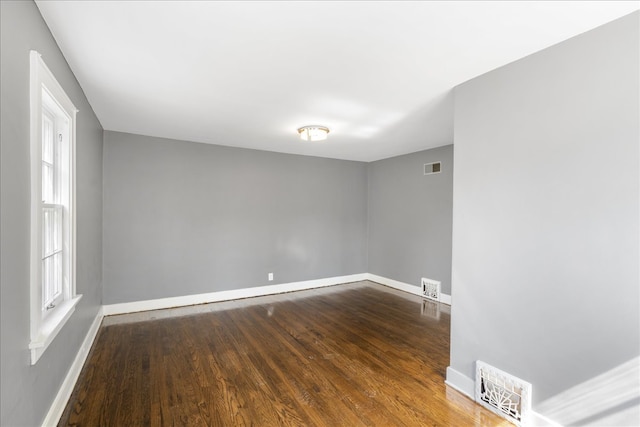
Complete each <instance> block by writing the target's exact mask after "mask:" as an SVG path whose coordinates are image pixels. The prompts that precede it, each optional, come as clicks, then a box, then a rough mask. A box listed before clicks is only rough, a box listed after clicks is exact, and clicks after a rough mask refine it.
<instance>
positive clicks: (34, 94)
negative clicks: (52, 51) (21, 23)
mask: <svg viewBox="0 0 640 427" xmlns="http://www.w3.org/2000/svg"><path fill="white" fill-rule="evenodd" d="M30 60H31V63H30V66H31V70H30V72H31V76H30V78H31V82H30V83H31V87H30V96H31V100H30V101H31V147H30V148H31V281H30V282H31V307H30V312H31V342H30V344H29V349H30V350H31V363H32V364H35V363H36V362H37V361H38V359H39V358H40V357H41V356H42V354H43V353H44V351H45V350H46V349H47V347H48V346H49V344H51V342H52V341H53V339H54V338H55V337H56V335H57V334H58V332H60V330H61V329H62V327H63V326H64V324H65V323H66V322H67V320H69V318H70V317H71V315H72V314H73V312H74V310H75V306H76V304H77V303H78V301H79V300H80V298H81V297H82V295H76V294H75V203H74V202H75V121H76V112H77V110H76V108H75V107H74V106H73V103H72V102H71V100H70V99H69V97H68V96H67V95H66V94H65V92H64V90H63V89H62V87H61V86H60V85H59V84H58V82H57V81H56V79H55V78H54V77H53V75H52V74H51V72H50V71H49V69H48V68H47V66H46V65H45V63H44V62H43V61H42V58H41V57H40V54H39V53H38V52H35V51H31V53H30Z"/></svg>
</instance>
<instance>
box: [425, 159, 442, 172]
mask: <svg viewBox="0 0 640 427" xmlns="http://www.w3.org/2000/svg"><path fill="white" fill-rule="evenodd" d="M440 169H441V162H433V163H426V164H425V165H424V174H425V175H432V174H434V173H440Z"/></svg>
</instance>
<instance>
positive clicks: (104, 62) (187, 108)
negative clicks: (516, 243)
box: [36, 0, 640, 161]
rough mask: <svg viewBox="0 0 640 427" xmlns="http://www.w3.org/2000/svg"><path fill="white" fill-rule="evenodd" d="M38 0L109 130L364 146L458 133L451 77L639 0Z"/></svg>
mask: <svg viewBox="0 0 640 427" xmlns="http://www.w3.org/2000/svg"><path fill="white" fill-rule="evenodd" d="M36 4H37V5H38V7H39V9H40V11H41V13H42V15H43V17H44V19H45V21H46V22H47V25H48V26H49V27H50V29H51V32H52V34H53V35H54V38H55V39H56V41H57V43H58V44H59V46H60V48H61V50H62V52H63V54H64V56H65V58H66V59H67V61H68V63H69V65H70V67H71V69H72V71H73V72H74V74H75V75H76V78H77V79H78V81H79V83H80V85H81V87H82V88H83V90H84V92H85V94H86V96H87V98H88V100H89V103H90V104H91V106H92V108H93V109H94V111H95V113H96V115H97V116H98V119H99V120H100V122H101V124H102V125H103V127H104V129H105V130H112V131H118V132H125V133H132V134H139V135H147V136H154V137H162V138H169V139H175V140H183V141H192V142H200V143H209V144H217V145H223V146H232V147H242V148H250V149H259V150H267V151H274V152H281V153H290V154H300V155H309V156H318V157H328V158H336V159H345V160H356V161H375V160H380V159H383V158H388V157H394V156H397V155H402V154H407V153H411V152H416V151H421V150H425V149H429V148H434V147H437V146H443V145H448V144H452V143H453V97H452V88H453V87H455V86H457V85H459V84H461V83H464V82H465V81H467V80H469V79H472V78H474V77H476V76H478V75H481V74H484V73H486V72H489V71H491V70H493V69H496V68H499V67H501V66H504V65H507V64H508V63H511V62H513V61H516V60H519V59H521V58H523V57H526V56H528V55H531V54H533V53H535V52H538V51H540V50H543V49H545V48H548V47H550V46H552V45H554V44H557V43H560V42H562V41H565V40H567V39H569V38H571V37H574V36H576V35H578V34H581V33H584V32H586V31H589V30H591V29H593V28H595V27H597V26H600V25H603V24H605V23H607V22H610V21H612V20H615V19H617V18H619V17H621V16H624V15H627V14H629V13H631V12H633V11H635V10H638V9H639V8H640V2H625V1H622V2H620V1H617V2H616V1H609V2H602V1H586V2H585V1H568V2H566V1H560V2H547V1H541V2H540V1H530V2H368V1H356V2H152V1H149V2H111V1H83V2H60V1H51V0H48V1H36ZM301 17H303V18H305V19H303V20H302V22H301V19H300V18H301ZM307 17H315V18H314V19H313V20H311V21H310V20H308V19H307ZM316 18H317V19H316ZM314 52H317V53H318V57H316V56H313V55H312V54H313V53H314ZM316 58H320V59H316ZM45 60H46V58H45ZM310 124H319V125H324V126H328V127H329V128H330V129H331V133H330V135H329V139H328V140H327V141H324V142H303V141H301V140H300V139H299V137H298V135H297V132H296V129H297V128H298V127H300V126H304V125H310Z"/></svg>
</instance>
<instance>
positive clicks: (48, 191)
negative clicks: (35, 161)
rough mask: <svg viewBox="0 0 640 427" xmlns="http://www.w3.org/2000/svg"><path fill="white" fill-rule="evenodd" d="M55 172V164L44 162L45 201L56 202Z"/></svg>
mask: <svg viewBox="0 0 640 427" xmlns="http://www.w3.org/2000/svg"><path fill="white" fill-rule="evenodd" d="M54 173H55V171H54V170H53V166H51V165H50V164H48V163H44V162H42V201H43V202H45V203H55V200H54V198H53V196H54V193H53V186H54Z"/></svg>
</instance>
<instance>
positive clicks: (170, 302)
mask: <svg viewBox="0 0 640 427" xmlns="http://www.w3.org/2000/svg"><path fill="white" fill-rule="evenodd" d="M366 276H367V274H366V273H361V274H351V275H349V276H338V277H329V278H325V279H317V280H306V281H303V282H292V283H283V284H279V285H268V286H258V287H255V288H244V289H234V290H230V291H219V292H210V293H206V294H196V295H185V296H179V297H171V298H159V299H153V300H146V301H134V302H125V303H121V304H109V305H104V306H103V310H104V315H105V316H110V315H114V314H125V313H136V312H139V311H149V310H160V309H164V308H173V307H182V306H187V305H197V304H207V303H211V302H220V301H229V300H235V299H241V298H251V297H259V296H264V295H273V294H281V293H285V292H293V291H303V290H306V289H314V288H321V287H325V286H334V285H339V284H342V283H350V282H359V281H361V280H367V277H366Z"/></svg>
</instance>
